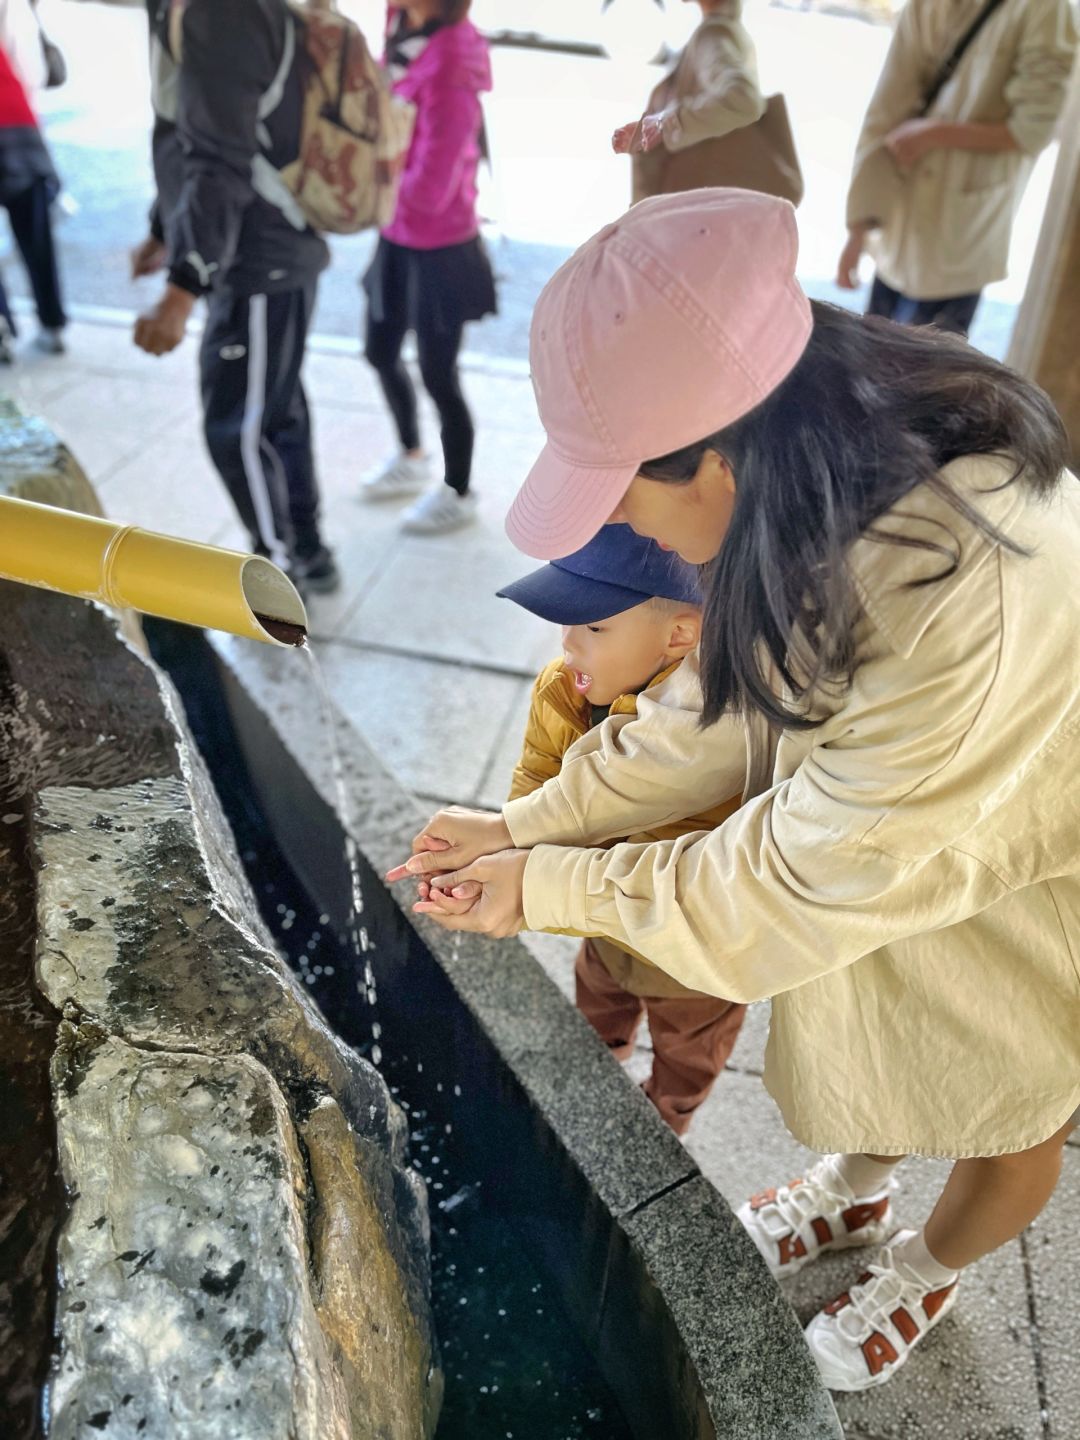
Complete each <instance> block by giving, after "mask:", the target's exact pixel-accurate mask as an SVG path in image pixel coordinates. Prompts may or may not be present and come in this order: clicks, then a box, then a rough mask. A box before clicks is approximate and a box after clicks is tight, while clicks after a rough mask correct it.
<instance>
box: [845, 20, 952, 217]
mask: <svg viewBox="0 0 1080 1440" xmlns="http://www.w3.org/2000/svg"><path fill="white" fill-rule="evenodd" d="M919 22H920V3H919V0H908V3H907V4H906V5H904V6H903V8H902V9H901V11H900V15H899V18H898V20H897V22H896V30H895V31H894V33H893V38H892V41H891V43H890V45H889V49H888V53H887V54H886V56H885V64H884V65H883V66H882V70H881V75H880V77H879V78H878V83H877V86H876V88H875V90H874V93H873V95H872V96H871V99H870V104H869V106H868V107H867V111H866V115H865V117H864V119H863V125H862V130H861V131H860V133H859V139H858V143H857V144H856V146H855V165H854V169H853V171H852V177H851V186H850V188H849V190H848V200H847V223H848V225H857V224H865V223H871V224H877V223H883V222H884V221H885V220H886V219H887V218H888V216H889V213H890V211H891V210H892V207H893V205H894V203H895V201H896V196H897V194H898V191H899V189H900V187H901V185H902V183H903V182H902V177H901V175H900V171H899V170H898V169H897V166H896V162H895V161H894V160H893V158H892V156H891V155H890V154H889V152H888V150H886V149H885V137H886V136H887V135H888V134H889V133H890V132H891V131H893V130H895V129H896V127H897V125H900V124H901V123H902V122H903V121H904V120H910V119H911V118H912V116H914V115H917V114H918V113H919V109H920V108H921V106H922V104H923V101H924V96H925V95H926V93H927V91H928V90H929V88H930V86H931V84H932V83H933V79H934V74H935V73H936V72H935V63H940V62H935V61H933V60H932V59H930V58H929V52H928V50H927V47H926V46H925V45H924V44H923V43H922V40H921V37H920V32H919ZM940 58H941V59H943V58H944V57H940Z"/></svg>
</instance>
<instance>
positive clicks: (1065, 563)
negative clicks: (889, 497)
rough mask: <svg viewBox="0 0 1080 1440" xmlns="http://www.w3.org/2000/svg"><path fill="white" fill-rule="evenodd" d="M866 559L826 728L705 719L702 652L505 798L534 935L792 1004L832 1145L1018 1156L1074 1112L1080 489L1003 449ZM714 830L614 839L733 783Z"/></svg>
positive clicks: (800, 1073)
mask: <svg viewBox="0 0 1080 1440" xmlns="http://www.w3.org/2000/svg"><path fill="white" fill-rule="evenodd" d="M946 473H947V474H948V475H949V477H950V478H951V479H952V480H953V481H954V482H955V483H956V484H957V485H958V486H959V487H960V488H961V489H963V490H964V492H965V494H966V495H967V496H968V498H969V499H970V500H971V502H972V503H974V504H977V505H978V506H979V507H980V508H981V509H982V510H983V511H984V513H985V514H986V515H987V516H988V517H989V518H990V519H991V520H992V521H993V523H994V524H995V525H996V526H997V527H998V528H999V529H1000V530H1001V531H1002V532H1004V533H1005V534H1006V535H1007V536H1009V537H1010V538H1011V539H1012V540H1013V541H1016V542H1018V543H1020V544H1021V545H1023V546H1025V547H1027V548H1028V550H1029V551H1030V553H1029V554H1028V555H1018V554H1014V553H1012V552H1011V551H1010V550H1007V549H1005V548H1004V547H1002V546H1001V545H1000V544H998V543H996V542H995V541H993V540H991V539H990V538H988V537H987V536H986V535H985V534H984V533H983V532H982V531H981V530H979V529H977V528H976V527H974V526H972V525H971V524H970V523H969V522H967V521H965V520H964V519H963V518H962V517H961V516H960V515H958V514H957V512H956V511H955V510H954V509H952V508H951V507H949V506H948V505H946V503H945V502H944V501H943V500H942V499H941V498H940V497H939V496H938V495H937V494H936V493H935V492H934V491H933V490H932V489H930V488H929V487H925V486H924V487H920V488H918V489H916V490H914V491H912V492H911V494H909V495H907V496H905V497H904V499H903V500H902V501H901V502H900V503H899V504H898V505H897V507H896V508H895V510H894V511H893V512H891V513H890V514H889V515H887V516H885V517H883V519H882V520H881V521H880V522H878V524H879V527H880V526H884V527H886V528H888V529H892V530H894V531H897V532H898V533H902V534H904V535H905V536H908V537H910V536H912V535H914V534H919V535H921V536H923V537H925V538H927V539H929V540H932V541H933V542H934V543H935V544H936V545H937V546H939V547H940V544H941V542H942V538H943V536H945V534H946V533H949V534H951V535H952V536H954V537H955V539H956V543H957V547H958V550H959V559H958V563H957V567H956V570H955V572H954V573H953V574H952V575H951V576H949V577H948V578H947V579H944V580H935V581H934V583H930V584H925V585H922V586H917V587H914V588H913V586H912V583H911V582H912V581H918V580H931V579H933V577H934V576H936V575H938V574H940V571H941V555H940V550H938V551H937V552H928V551H925V550H918V549H911V548H901V547H899V546H895V545H882V544H876V543H874V542H873V541H872V540H871V539H869V538H867V537H863V538H862V539H860V540H858V541H856V542H855V544H854V545H853V546H852V547H851V549H850V550H849V555H848V562H849V567H850V571H851V574H852V577H853V580H854V583H855V585H856V587H857V590H858V593H859V596H860V599H861V604H862V613H861V617H860V618H859V620H858V623H857V629H856V634H855V642H856V661H857V669H856V673H855V678H854V682H853V684H852V686H851V688H850V689H849V690H848V691H847V693H846V694H826V695H823V696H821V697H820V704H821V707H822V711H823V715H822V719H821V722H820V724H818V725H817V726H816V727H815V728H814V729H811V730H806V731H785V732H784V733H783V734H781V735H779V736H775V735H771V734H770V732H769V731H768V727H766V726H762V725H760V724H758V723H757V722H756V721H754V722H753V723H750V724H745V723H744V722H743V721H742V720H741V719H739V718H737V717H734V716H731V717H725V718H723V719H722V720H720V721H719V722H718V723H717V724H715V725H712V726H710V727H709V728H708V729H707V730H702V729H701V728H700V725H699V723H698V722H699V719H700V711H701V691H700V683H699V677H698V674H697V670H696V666H695V663H694V657H692V656H691V657H688V658H687V659H686V660H684V661H683V663H682V665H680V667H679V668H678V670H676V671H675V673H674V674H673V675H672V676H671V677H670V678H669V679H668V680H667V681H666V682H665V683H664V684H663V685H660V686H658V687H657V688H656V689H654V690H651V691H649V692H648V693H647V694H643V695H641V696H639V697H638V707H637V709H638V713H637V715H636V716H630V715H625V716H615V717H613V718H611V719H609V720H606V721H605V722H604V723H603V724H602V725H598V726H596V727H595V728H594V729H593V730H591V731H590V732H589V733H588V734H587V735H585V736H583V737H582V738H581V739H580V740H579V741H578V742H577V743H576V744H575V745H574V746H572V747H571V749H570V750H569V752H568V753H567V754H566V756H565V759H564V761H563V766H562V769H561V771H560V773H559V774H558V775H557V776H556V777H555V778H554V779H551V780H549V781H548V782H547V783H546V784H545V785H544V786H543V787H542V788H541V789H539V790H537V791H535V792H534V793H533V794H531V795H527V796H524V797H522V798H521V799H519V800H513V801H511V802H510V803H509V804H507V805H506V806H505V807H504V811H503V813H504V815H505V817H506V821H507V824H508V826H509V829H510V833H511V835H512V837H513V840H514V843H515V844H516V845H522V846H535V847H536V848H535V849H533V850H532V853H531V854H530V856H529V859H528V863H527V865H526V869H525V885H524V910H525V918H526V923H527V925H528V926H529V927H530V928H531V929H536V930H544V929H548V928H566V927H570V928H574V929H577V930H580V931H589V932H592V933H600V934H602V935H605V936H607V937H608V938H609V939H610V940H612V941H613V942H614V943H615V944H619V945H624V944H630V945H632V946H633V948H634V950H635V951H637V952H638V953H639V954H641V955H644V956H647V957H648V959H650V960H652V961H653V962H654V963H655V964H657V965H660V966H661V967H662V968H663V969H665V970H667V971H668V972H669V973H670V974H672V975H674V976H675V977H676V978H677V979H678V980H680V981H681V982H682V983H683V984H684V985H686V986H688V987H690V988H692V989H695V990H702V991H706V992H708V993H711V994H717V995H724V996H730V997H731V998H732V999H734V1000H741V1001H750V1000H760V999H763V998H764V997H766V996H770V995H771V996H774V997H775V998H774V1000H773V1010H772V1029H771V1034H770V1037H769V1046H768V1053H767V1057H766V1075H765V1080H766V1084H767V1086H768V1088H769V1090H770V1091H771V1093H772V1094H773V1096H774V1097H775V1098H776V1100H777V1102H778V1103H779V1105H780V1108H781V1110H782V1112H783V1114H784V1118H785V1120H786V1122H787V1124H788V1126H789V1127H790V1129H791V1130H792V1132H793V1133H794V1134H795V1135H796V1136H797V1137H798V1138H799V1139H800V1140H802V1141H803V1142H804V1143H805V1144H807V1145H809V1146H811V1147H812V1148H813V1149H815V1150H819V1151H830V1150H865V1151H869V1152H871V1153H877V1154H885V1155H896V1154H902V1153H905V1152H908V1151H913V1152H916V1153H921V1154H927V1155H942V1156H970V1155H995V1154H1001V1153H1006V1152H1011V1151H1017V1150H1024V1149H1027V1148H1029V1147H1030V1146H1032V1145H1035V1144H1038V1143H1039V1142H1040V1141H1042V1140H1045V1139H1046V1138H1047V1137H1048V1136H1050V1135H1051V1134H1053V1133H1054V1132H1055V1131H1056V1130H1058V1129H1059V1128H1060V1127H1061V1126H1062V1125H1063V1124H1064V1123H1065V1122H1066V1120H1067V1119H1068V1118H1069V1116H1070V1115H1071V1114H1072V1113H1073V1112H1074V1111H1075V1110H1076V1109H1077V1106H1078V1105H1080V583H1078V580H1077V577H1078V576H1080V484H1078V483H1077V481H1076V480H1075V479H1074V478H1073V477H1072V476H1066V477H1065V478H1064V480H1063V481H1062V484H1061V486H1060V488H1059V489H1058V491H1057V492H1056V493H1055V494H1054V496H1053V497H1052V498H1050V499H1048V500H1038V499H1037V498H1035V497H1033V496H1032V495H1031V494H1030V493H1029V492H1028V491H1026V490H1025V489H1024V488H1023V487H1022V486H1019V485H1012V486H1009V487H1007V488H1004V489H1002V488H997V489H995V488H994V487H1000V486H1001V485H1002V484H1003V482H1004V481H1005V480H1006V479H1007V478H1008V473H1009V471H1008V467H1007V466H1006V465H1005V464H1004V463H1003V462H1000V461H997V460H994V459H991V458H986V457H983V458H966V459H961V460H957V461H955V462H953V464H952V465H951V466H949V467H948V470H947V472H946ZM744 776H745V777H747V783H746V799H745V802H744V804H743V805H742V806H741V807H740V808H739V809H738V810H737V811H736V812H735V813H734V814H732V815H731V816H730V817H729V818H728V819H727V820H726V821H725V822H724V823H723V824H722V825H721V826H720V827H719V829H717V830H714V831H713V832H712V833H711V834H708V835H702V834H690V835H687V836H684V837H683V838H682V839H678V840H667V841H663V842H659V843H658V842H653V843H651V844H641V843H639V844H617V845H615V846H614V847H613V848H611V849H596V848H593V847H595V846H597V845H599V844H601V843H602V842H604V841H607V840H609V839H611V838H612V837H613V836H619V835H626V834H630V833H632V832H633V831H635V830H644V829H646V828H647V827H648V828H652V829H655V828H656V827H657V826H659V825H662V824H669V823H671V821H672V820H673V819H674V818H676V817H677V816H679V815H680V814H682V813H683V812H687V813H689V812H700V811H701V809H702V807H703V805H707V804H709V803H710V802H717V803H718V802H720V801H721V800H722V799H724V798H725V797H726V796H728V795H730V794H731V791H732V789H733V788H734V787H735V786H736V785H737V784H740V783H742V781H743V778H744Z"/></svg>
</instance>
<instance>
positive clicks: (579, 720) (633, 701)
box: [538, 660, 682, 735]
mask: <svg viewBox="0 0 1080 1440" xmlns="http://www.w3.org/2000/svg"><path fill="white" fill-rule="evenodd" d="M681 663H682V662H681V661H679V660H676V661H675V663H674V664H673V665H669V666H668V667H667V669H666V670H661V671H660V673H659V675H654V676H653V678H652V679H651V680H650V681H649V683H648V685H646V686H645V689H646V690H651V689H652V688H653V686H654V685H662V684H663V682H664V681H665V680H666V679H667V678H668V676H669V675H671V674H673V673H674V672H675V671H676V670H677V669H678V668H679V665H680V664H681ZM538 698H539V699H541V700H543V701H544V702H545V703H546V704H548V705H551V706H552V707H553V708H554V709H555V710H556V711H558V713H559V715H560V716H561V717H562V719H563V720H565V721H566V723H567V724H568V725H572V726H573V727H574V728H575V730H578V731H580V733H581V734H582V735H584V734H585V732H586V730H588V729H589V726H590V724H591V719H592V708H591V706H590V705H589V702H588V701H587V700H585V699H584V698H583V697H582V696H580V695H579V694H578V693H577V691H576V690H575V689H574V682H573V680H572V679H571V678H570V671H569V670H567V668H566V666H565V665H564V664H563V663H562V661H560V660H556V661H554V662H553V663H552V664H551V666H550V667H549V671H548V677H547V679H546V680H545V682H544V684H543V685H541V687H540V692H539V697H538ZM636 709H637V695H619V696H618V697H617V698H616V699H615V700H613V701H612V702H611V704H610V706H609V707H608V713H609V714H611V715H632V714H633V713H634V711H635V710H636Z"/></svg>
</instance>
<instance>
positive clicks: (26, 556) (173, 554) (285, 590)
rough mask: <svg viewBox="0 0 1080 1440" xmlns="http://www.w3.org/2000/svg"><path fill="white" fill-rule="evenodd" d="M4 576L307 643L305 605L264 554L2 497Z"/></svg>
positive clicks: (186, 620)
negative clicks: (247, 552) (250, 552)
mask: <svg viewBox="0 0 1080 1440" xmlns="http://www.w3.org/2000/svg"><path fill="white" fill-rule="evenodd" d="M0 578H2V579H5V580H18V581H21V582H22V583H23V584H26V585H38V586H41V587H42V588H44V589H46V590H58V591H60V593H61V594H64V595H75V596H79V597H81V598H83V599H86V600H100V601H101V602H102V603H103V604H106V605H111V606H113V607H114V608H116V609H124V608H130V609H132V610H138V611H140V612H141V613H142V614H144V615H157V616H160V617H161V618H162V619H165V620H178V621H180V622H181V623H182V624H185V625H198V626H201V627H203V628H205V629H208V630H225V631H228V632H229V633H230V634H232V635H243V636H247V637H249V638H250V639H253V640H262V641H264V642H265V643H267V644H269V645H302V644H303V642H304V640H305V639H306V638H307V612H306V611H305V609H304V602H303V601H302V600H301V598H300V596H299V595H298V594H297V591H296V589H295V588H294V586H293V584H292V582H291V581H290V580H289V579H288V577H287V576H286V575H284V574H283V573H282V571H281V570H279V569H278V567H277V566H276V565H272V564H271V563H270V561H269V560H264V559H262V558H261V557H260V556H257V555H245V554H242V553H241V552H240V551H236V550H222V549H219V548H218V547H217V546H215V545H201V544H199V543H198V542H197V541H194V540H180V539H177V538H176V537H175V536H172V535H159V534H156V533H155V532H154V531H151V530H140V529H138V528H137V527H136V526H134V525H122V524H118V523H117V522H116V521H114V520H103V519H100V518H98V517H97V516H93V515H79V514H76V513H75V512H74V511H71V510H60V509H57V508H55V507H54V506H51V505H38V504H36V503H35V502H34V501H31V500H16V499H13V498H11V497H8V496H0Z"/></svg>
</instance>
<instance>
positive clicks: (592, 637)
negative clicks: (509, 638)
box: [562, 601, 697, 705]
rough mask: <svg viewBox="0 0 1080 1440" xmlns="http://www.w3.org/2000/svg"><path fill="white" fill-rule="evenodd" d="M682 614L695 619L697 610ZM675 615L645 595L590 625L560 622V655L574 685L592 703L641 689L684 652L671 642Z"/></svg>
mask: <svg viewBox="0 0 1080 1440" xmlns="http://www.w3.org/2000/svg"><path fill="white" fill-rule="evenodd" d="M684 618H686V619H692V620H693V621H694V622H695V623H696V619H697V612H696V611H693V610H691V609H689V607H688V612H687V616H686V617H684ZM678 619H679V617H678V616H677V615H673V613H672V611H671V610H669V609H668V608H667V607H666V606H657V605H652V604H650V603H649V602H648V601H646V602H645V603H644V604H642V605H635V606H634V608H633V609H632V610H624V611H622V613H621V614H619V615H612V616H611V617H610V618H609V619H607V620H597V621H596V623H595V624H592V625H564V626H563V627H562V642H563V658H564V660H565V661H566V666H567V669H568V670H570V671H572V672H573V679H574V689H575V690H576V691H577V692H578V694H579V695H584V696H585V697H586V698H587V699H588V701H589V703H590V704H591V705H610V704H611V702H612V701H613V700H616V699H617V698H618V697H619V696H620V695H629V694H633V693H635V692H636V691H638V690H642V689H644V688H645V686H646V685H647V684H648V683H649V681H650V680H651V679H652V678H653V676H654V675H657V674H659V672H660V671H661V670H663V669H664V668H665V666H667V665H670V664H671V663H672V661H673V660H675V659H677V658H678V657H679V656H680V655H681V654H683V653H684V649H683V648H681V647H680V648H679V649H678V651H677V653H675V652H673V651H672V648H671V644H672V633H673V629H674V628H675V626H676V624H677V622H678Z"/></svg>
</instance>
